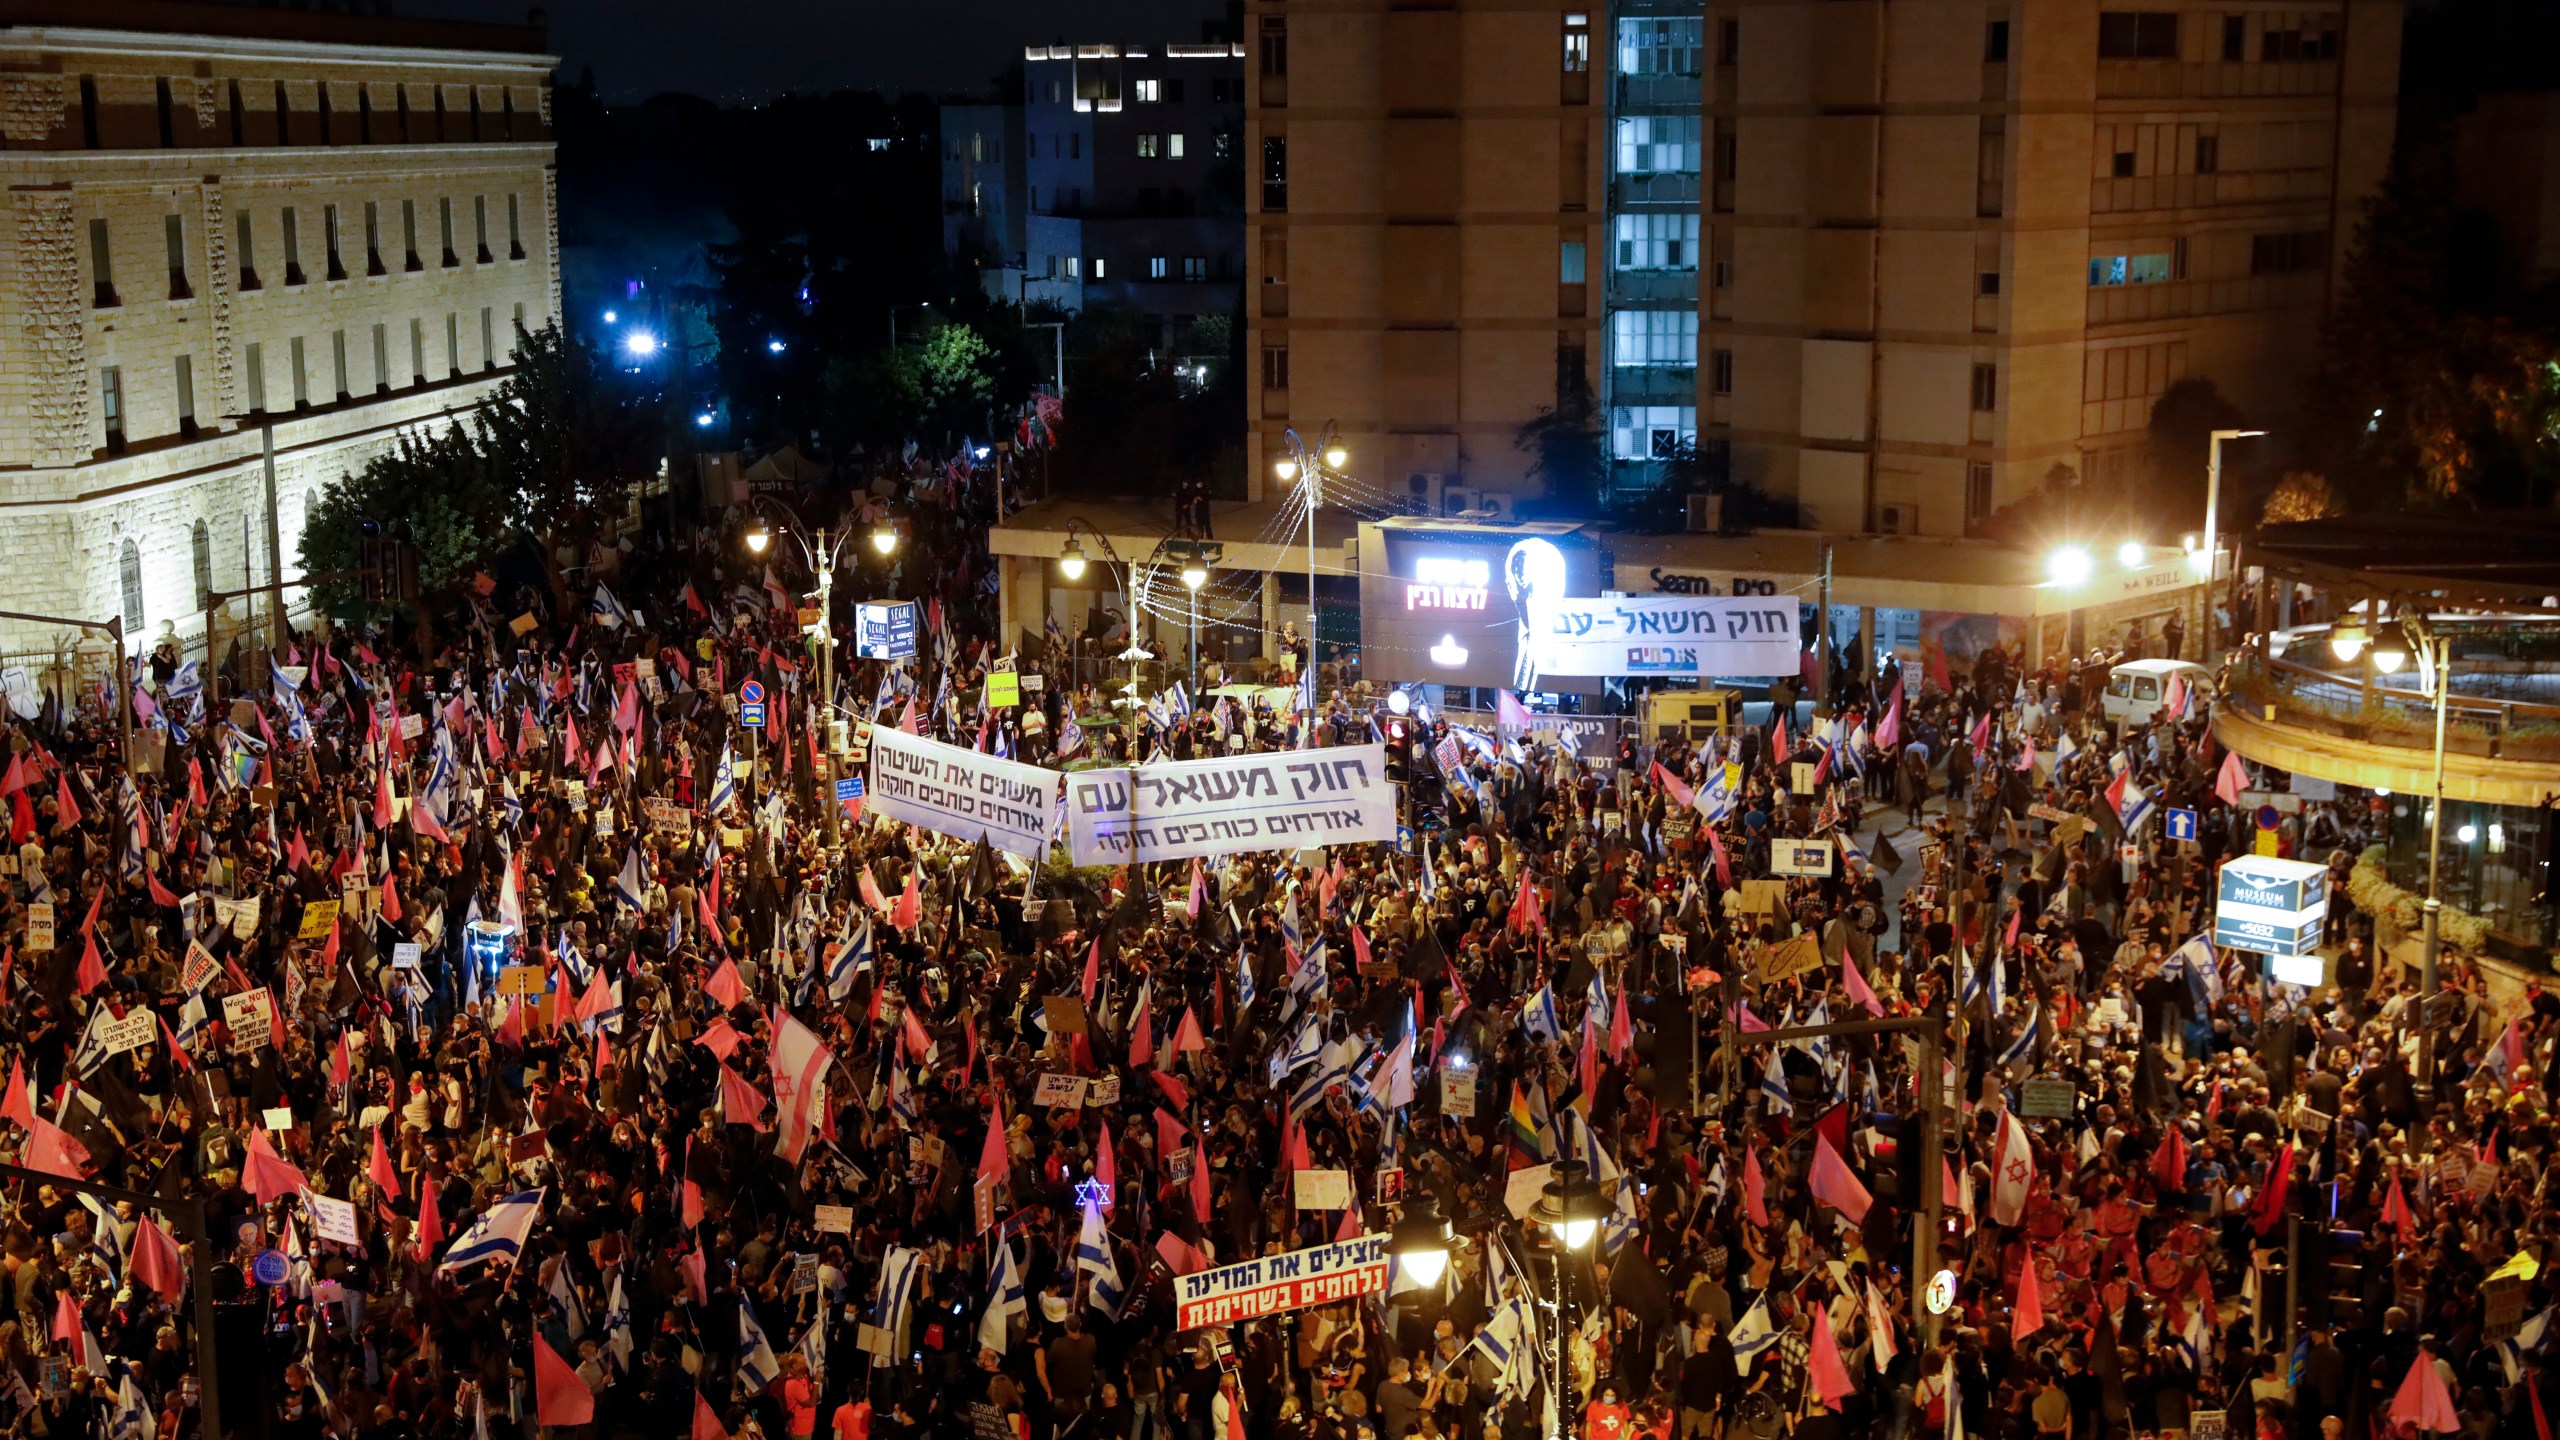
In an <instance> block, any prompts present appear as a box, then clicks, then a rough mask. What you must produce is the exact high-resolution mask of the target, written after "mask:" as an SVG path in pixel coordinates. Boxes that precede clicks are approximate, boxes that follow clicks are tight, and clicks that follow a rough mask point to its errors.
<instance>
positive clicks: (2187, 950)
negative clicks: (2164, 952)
mask: <svg viewBox="0 0 2560 1440" xmlns="http://www.w3.org/2000/svg"><path fill="white" fill-rule="evenodd" d="M2169 965H2171V966H2177V967H2179V968H2182V969H2184V970H2185V971H2186V972H2187V988H2188V989H2189V990H2190V991H2192V992H2193V993H2194V995H2195V1001H2196V1007H2197V1008H2198V1009H2205V1008H2208V1007H2211V1006H2214V1005H2219V1004H2221V1003H2222V962H2221V961H2220V960H2219V959H2218V958H2216V957H2215V955H2214V953H2213V941H2212V939H2211V938H2209V937H2208V936H2206V935H2202V934H2199V935H2197V936H2196V937H2195V938H2194V939H2192V940H2189V941H2188V942H2187V943H2186V944H2184V945H2181V946H2179V947H2178V953H2176V954H2174V955H2172V956H2170V957H2169ZM2162 968H2163V969H2166V968H2168V967H2167V966H2163V967H2162Z"/></svg>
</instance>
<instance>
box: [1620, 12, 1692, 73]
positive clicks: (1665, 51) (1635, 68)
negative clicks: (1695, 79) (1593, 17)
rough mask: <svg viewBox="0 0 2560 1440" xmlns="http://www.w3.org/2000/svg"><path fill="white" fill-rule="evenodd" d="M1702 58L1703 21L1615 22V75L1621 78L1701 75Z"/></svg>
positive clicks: (1624, 19)
mask: <svg viewBox="0 0 2560 1440" xmlns="http://www.w3.org/2000/svg"><path fill="white" fill-rule="evenodd" d="M1705 58H1706V21H1704V20H1703V19H1700V18H1697V17H1695V16H1691V17H1686V18H1678V19H1664V20H1654V19H1635V18H1622V19H1620V20H1619V21H1618V72H1619V73H1620V74H1622V75H1699V74H1704V73H1705V70H1706V66H1705Z"/></svg>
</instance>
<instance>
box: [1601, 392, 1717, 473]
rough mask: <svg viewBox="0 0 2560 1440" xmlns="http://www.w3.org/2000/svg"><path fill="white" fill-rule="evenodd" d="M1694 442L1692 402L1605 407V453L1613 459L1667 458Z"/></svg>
mask: <svg viewBox="0 0 2560 1440" xmlns="http://www.w3.org/2000/svg"><path fill="white" fill-rule="evenodd" d="M1697 442H1698V410H1697V407H1696V406H1694V405H1619V406H1616V407H1614V408H1612V409H1611V410H1610V411H1609V453H1610V455H1611V456H1613V457H1614V458H1616V459H1620V460H1663V459H1668V458H1670V457H1671V456H1672V455H1674V454H1676V453H1678V452H1679V450H1680V449H1681V448H1682V447H1684V446H1690V445H1695V444H1696V443H1697Z"/></svg>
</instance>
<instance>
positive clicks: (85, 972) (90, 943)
mask: <svg viewBox="0 0 2560 1440" xmlns="http://www.w3.org/2000/svg"><path fill="white" fill-rule="evenodd" d="M78 979H79V989H80V993H81V994H83V995H86V994H88V993H89V992H90V991H92V990H95V989H97V988H98V987H99V986H101V985H104V984H106V983H107V966H106V962H105V961H103V960H101V959H99V958H98V937H97V936H95V935H92V936H90V937H88V939H87V940H85V941H84V942H82V944H81V947H80V974H79V977H78Z"/></svg>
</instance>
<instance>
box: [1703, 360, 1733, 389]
mask: <svg viewBox="0 0 2560 1440" xmlns="http://www.w3.org/2000/svg"><path fill="white" fill-rule="evenodd" d="M1707 383H1708V384H1709V385H1710V386H1711V387H1712V389H1711V391H1710V393H1712V394H1717V395H1730V394H1732V393H1733V352H1732V351H1730V350H1710V351H1708V352H1707Z"/></svg>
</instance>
